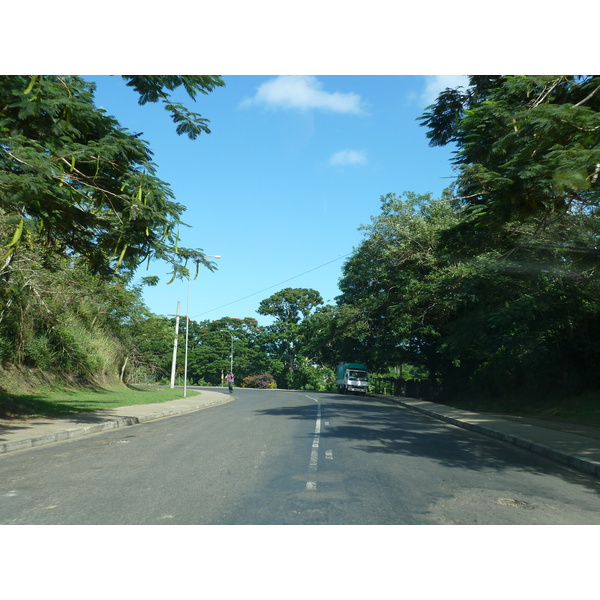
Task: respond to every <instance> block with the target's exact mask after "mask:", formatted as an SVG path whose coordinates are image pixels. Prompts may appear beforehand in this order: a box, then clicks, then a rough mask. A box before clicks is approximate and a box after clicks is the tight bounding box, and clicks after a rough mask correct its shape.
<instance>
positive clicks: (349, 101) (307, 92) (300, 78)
mask: <svg viewBox="0 0 600 600" xmlns="http://www.w3.org/2000/svg"><path fill="white" fill-rule="evenodd" d="M322 88H323V84H322V83H321V82H320V81H319V80H318V79H317V78H316V77H313V76H311V75H282V76H280V77H276V78H275V79H271V80H269V81H267V82H265V83H263V84H262V85H261V86H260V87H259V88H258V90H257V91H256V94H255V96H254V97H253V98H249V99H247V100H245V101H244V102H243V103H242V106H248V105H252V104H263V105H266V106H269V107H272V108H292V109H298V110H311V109H318V110H327V111H331V112H337V113H349V114H355V115H358V114H362V113H363V112H364V109H363V101H362V99H361V97H360V96H359V95H358V94H354V93H346V94H343V93H341V92H326V91H324V90H323V89H322Z"/></svg>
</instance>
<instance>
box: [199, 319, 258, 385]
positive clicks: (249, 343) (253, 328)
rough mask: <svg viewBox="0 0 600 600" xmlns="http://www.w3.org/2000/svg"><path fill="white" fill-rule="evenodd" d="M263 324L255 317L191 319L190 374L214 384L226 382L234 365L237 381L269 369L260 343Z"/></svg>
mask: <svg viewBox="0 0 600 600" xmlns="http://www.w3.org/2000/svg"><path fill="white" fill-rule="evenodd" d="M261 334H262V327H260V326H259V325H258V322H257V321H256V319H253V318H251V317H246V318H245V319H234V318H231V317H224V318H223V319H219V320H217V321H202V322H200V323H195V322H194V321H190V339H189V346H190V351H189V359H188V373H189V377H190V379H191V380H192V381H196V382H199V381H205V382H207V383H210V384H212V385H219V384H221V383H222V382H223V378H224V376H225V374H226V373H227V372H228V371H229V369H230V366H231V362H230V361H231V358H230V355H231V346H232V342H233V370H234V374H235V376H236V380H237V381H241V380H242V379H243V378H244V377H246V376H247V375H255V374H257V373H261V372H263V371H265V370H269V361H268V359H267V357H266V355H265V354H264V352H263V350H262V346H261V343H262V341H261Z"/></svg>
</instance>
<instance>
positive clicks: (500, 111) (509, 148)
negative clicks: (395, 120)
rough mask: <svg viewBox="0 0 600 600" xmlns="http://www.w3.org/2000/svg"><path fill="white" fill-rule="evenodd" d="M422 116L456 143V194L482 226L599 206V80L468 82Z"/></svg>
mask: <svg viewBox="0 0 600 600" xmlns="http://www.w3.org/2000/svg"><path fill="white" fill-rule="evenodd" d="M470 84H471V85H470V87H469V88H468V89H467V90H463V89H461V88H459V89H457V90H450V89H448V90H446V91H445V92H443V93H442V94H441V95H440V96H439V97H438V100H437V102H436V103H435V104H434V105H433V106H431V107H429V109H428V111H427V112H426V113H425V114H424V116H423V117H422V120H423V123H422V124H423V125H425V126H427V127H428V128H429V131H428V132H427V136H428V137H429V139H430V143H431V144H432V145H445V144H448V143H455V144H456V145H457V147H458V152H457V155H456V160H455V164H456V165H457V168H458V179H457V192H458V195H459V196H460V197H461V198H462V199H463V201H464V202H465V203H466V204H467V205H468V206H469V207H471V209H472V213H473V214H474V215H475V216H476V217H477V220H478V222H479V223H481V224H497V223H503V222H506V221H508V220H510V219H511V218H513V217H528V216H531V215H534V214H540V213H542V214H544V215H545V216H546V217H549V216H551V215H554V214H559V215H563V214H565V213H568V212H569V211H571V210H574V209H576V208H577V209H579V210H581V209H583V210H591V209H595V210H597V209H598V207H599V206H600V197H599V189H600V188H599V186H600V182H599V181H598V176H599V173H600V143H599V142H600V114H599V112H598V111H599V109H600V78H599V77H597V76H550V75H549V76H507V77H499V76H496V77H482V76H478V77H471V78H470Z"/></svg>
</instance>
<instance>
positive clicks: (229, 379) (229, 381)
mask: <svg viewBox="0 0 600 600" xmlns="http://www.w3.org/2000/svg"><path fill="white" fill-rule="evenodd" d="M233 382H234V377H233V373H232V372H231V371H229V375H227V383H228V384H229V393H230V394H232V393H233Z"/></svg>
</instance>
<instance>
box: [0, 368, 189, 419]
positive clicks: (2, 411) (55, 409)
mask: <svg viewBox="0 0 600 600" xmlns="http://www.w3.org/2000/svg"><path fill="white" fill-rule="evenodd" d="M23 375H24V374H23V372H20V373H17V372H11V373H7V372H6V371H5V372H3V373H1V374H0V419H30V418H36V417H53V416H59V415H69V414H77V413H85V412H94V411H97V410H107V409H112V408H118V407H119V406H133V405H136V404H154V403H157V402H167V401H169V400H176V399H178V398H182V397H183V391H182V390H181V389H177V388H175V389H169V388H166V389H165V388H155V387H144V386H126V385H122V384H120V383H118V381H114V380H113V381H105V382H103V383H102V384H96V385H93V386H91V385H86V386H82V385H77V384H76V383H74V382H65V381H58V380H56V379H52V378H49V377H48V376H46V375H43V374H40V373H39V372H37V373H34V372H29V373H28V376H27V377H23ZM187 393H188V395H189V396H191V395H195V394H198V393H199V392H197V391H194V390H188V392H187Z"/></svg>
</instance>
